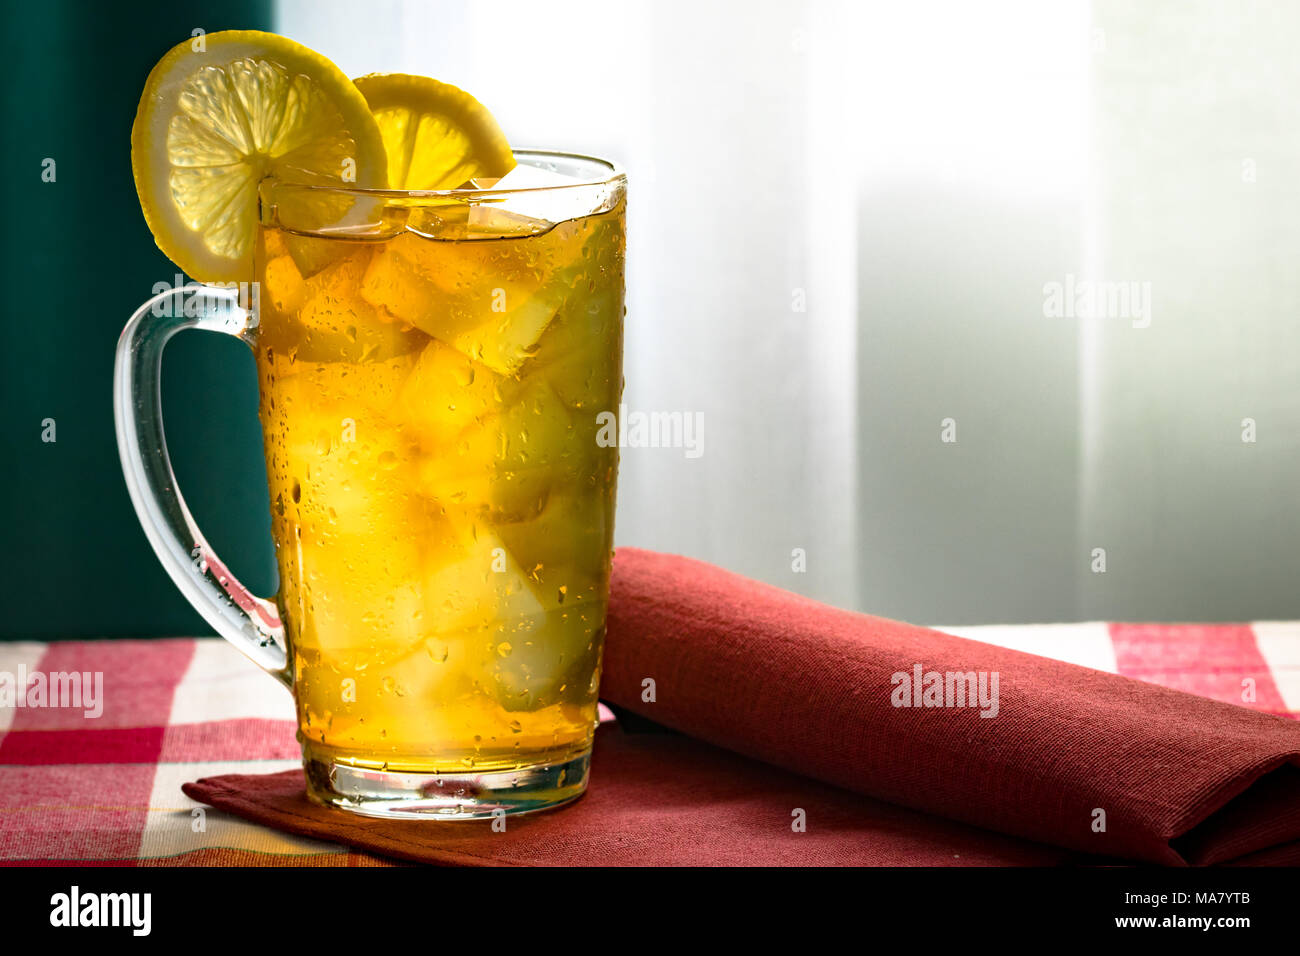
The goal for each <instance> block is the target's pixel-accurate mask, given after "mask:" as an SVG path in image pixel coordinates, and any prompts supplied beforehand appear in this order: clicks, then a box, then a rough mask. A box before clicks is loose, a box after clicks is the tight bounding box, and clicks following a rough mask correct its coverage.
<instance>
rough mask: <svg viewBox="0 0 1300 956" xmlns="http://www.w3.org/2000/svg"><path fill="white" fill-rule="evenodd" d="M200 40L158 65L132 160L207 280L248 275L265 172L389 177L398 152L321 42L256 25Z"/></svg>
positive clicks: (188, 262) (144, 199)
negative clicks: (392, 155) (389, 152)
mask: <svg viewBox="0 0 1300 956" xmlns="http://www.w3.org/2000/svg"><path fill="white" fill-rule="evenodd" d="M202 40H203V43H202V44H201V47H202V49H198V50H196V49H195V48H194V47H195V45H196V41H194V40H186V41H185V42H183V43H180V44H178V45H177V46H175V47H173V48H172V49H171V51H170V52H168V53H167V55H166V56H164V57H163V58H162V59H161V60H160V61H158V65H157V66H155V67H154V68H153V71H152V72H151V73H150V74H149V79H148V80H147V81H146V83H145V88H144V93H143V94H141V97H140V106H139V109H138V110H137V111H136V115H135V124H134V125H133V126H132V127H131V167H132V171H133V172H134V174H135V188H136V192H137V193H139V196H140V207H141V209H142V210H143V211H144V217H145V221H146V222H147V223H148V224H149V229H150V230H151V231H152V232H153V235H154V240H155V241H156V242H157V243H158V247H159V248H160V249H162V251H163V252H164V253H166V254H167V257H168V258H169V259H171V260H172V261H173V262H174V263H176V264H177V265H178V266H180V267H181V268H182V269H183V270H184V271H185V272H186V273H187V274H188V275H190V276H191V277H193V278H195V279H198V280H199V281H201V282H235V281H245V280H249V279H251V278H252V277H253V247H254V245H255V243H256V237H257V220H258V199H257V186H258V183H259V182H260V181H261V180H262V179H264V178H265V177H267V176H276V177H279V178H282V179H285V180H289V181H292V182H300V183H319V184H334V185H340V184H346V185H354V186H362V187H372V188H383V187H385V186H387V185H388V177H387V169H388V160H387V156H386V155H385V153H384V144H383V138H382V137H381V136H380V131H379V127H378V126H377V125H376V123H375V120H374V118H373V117H372V116H371V115H370V110H369V108H368V107H367V105H366V101H365V98H364V97H363V96H362V95H361V94H360V93H359V92H358V91H357V88H356V87H355V86H353V85H352V82H351V81H350V80H349V79H348V78H347V76H345V75H344V74H343V73H342V72H341V71H340V70H339V68H338V67H336V66H335V65H334V64H333V63H331V62H330V61H329V60H327V59H325V57H323V56H321V55H320V54H319V53H315V52H313V51H312V50H309V49H307V48H306V47H305V46H302V45H301V44H299V43H295V42H293V41H292V40H289V39H286V38H285V37H282V36H277V35H276V34H273V33H262V32H260V31H257V30H228V31H224V32H220V33H210V34H208V35H207V36H206V37H203V38H202Z"/></svg>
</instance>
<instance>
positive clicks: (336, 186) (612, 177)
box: [265, 148, 627, 200]
mask: <svg viewBox="0 0 1300 956" xmlns="http://www.w3.org/2000/svg"><path fill="white" fill-rule="evenodd" d="M511 152H512V153H513V154H514V156H515V157H516V158H520V157H529V158H538V159H568V160H578V161H580V162H584V163H591V164H593V165H596V166H603V167H604V168H605V169H606V170H608V171H609V175H608V176H605V177H603V178H600V179H590V180H588V179H583V180H582V181H581V182H573V183H564V184H562V185H554V186H526V187H523V188H519V189H496V188H492V187H489V188H487V189H388V188H384V189H375V188H373V187H367V186H351V185H348V184H346V183H302V182H295V181H293V180H291V179H278V178H276V177H274V176H268V177H267V179H266V180H265V183H266V185H267V186H269V187H270V188H271V189H272V190H275V189H277V188H289V189H307V190H313V191H318V192H329V193H342V194H345V195H350V196H363V197H368V198H372V199H399V200H400V199H461V200H464V199H476V198H480V197H484V198H486V197H493V196H510V195H515V194H520V195H522V194H525V193H551V192H562V191H564V190H567V189H591V188H592V187H600V186H617V185H626V183H627V172H626V171H625V170H624V169H623V167H622V166H621V165H620V164H619V163H616V162H614V160H612V159H602V158H600V157H599V156H588V155H587V154H585V153H573V152H569V151H567V150H559V149H532V148H529V149H524V148H520V149H514V150H511Z"/></svg>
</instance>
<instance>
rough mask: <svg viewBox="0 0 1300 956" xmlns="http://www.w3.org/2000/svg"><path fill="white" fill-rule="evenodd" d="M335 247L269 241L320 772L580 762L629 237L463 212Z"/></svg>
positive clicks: (607, 521)
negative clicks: (604, 428)
mask: <svg viewBox="0 0 1300 956" xmlns="http://www.w3.org/2000/svg"><path fill="white" fill-rule="evenodd" d="M385 216H386V219H385V221H386V222H387V221H388V219H389V218H393V217H396V218H397V219H399V220H400V221H402V222H403V224H404V228H400V229H394V230H390V231H389V233H388V234H387V235H386V236H385V237H382V238H364V237H362V238H329V237H327V236H325V235H309V234H304V233H301V232H295V231H292V230H289V229H286V228H283V227H282V225H281V224H280V223H279V222H277V221H276V220H275V218H274V217H273V216H272V217H269V221H268V220H264V222H263V225H262V226H261V228H260V232H259V239H258V245H257V252H256V272H257V280H258V281H259V282H260V284H261V290H260V321H259V325H258V328H257V329H256V332H255V347H256V352H257V366H258V375H259V382H260V391H261V402H260V415H261V419H262V425H263V430H264V433H265V442H266V460H267V466H268V478H269V483H270V494H271V505H272V523H273V531H274V536H275V543H276V550H277V560H278V566H279V572H280V590H279V594H278V604H279V608H280V615H281V618H282V620H283V622H284V625H285V629H286V632H287V640H288V645H289V653H290V661H291V666H292V668H293V674H294V680H295V698H296V701H297V708H298V718H299V726H300V730H299V738H300V740H301V741H302V744H303V749H304V755H305V757H306V759H307V764H308V772H309V778H310V776H311V767H312V764H313V761H315V762H317V763H318V764H319V765H320V766H334V765H344V766H351V767H356V768H360V769H364V770H377V771H388V772H396V773H420V774H442V773H448V774H465V773H473V772H490V771H502V770H511V769H514V768H521V767H527V766H530V765H538V764H543V763H556V762H560V761H564V760H566V759H569V758H571V757H574V756H577V755H581V754H585V753H586V752H587V750H588V749H589V747H590V744H591V735H592V731H593V727H594V724H595V720H596V695H597V683H598V679H599V663H600V652H601V645H602V641H603V637H604V623H605V607H606V599H607V593H608V581H609V568H610V557H611V548H612V533H613V519H614V487H615V476H616V471H617V465H618V459H617V449H616V448H614V447H601V446H600V445H599V444H598V442H597V433H598V431H599V426H598V424H597V417H596V416H597V415H598V414H599V413H600V412H602V411H610V410H614V409H617V407H618V403H619V399H620V393H621V391H622V373H621V359H622V324H623V255H624V221H623V206H622V203H621V202H620V203H619V204H618V205H617V206H616V207H615V208H613V209H611V210H610V211H608V212H603V213H600V214H597V215H588V216H583V217H581V218H577V219H572V220H569V221H567V222H562V223H560V224H558V225H554V226H551V224H550V223H541V222H539V221H538V220H530V219H526V218H524V217H519V216H512V215H510V214H508V213H504V212H502V213H492V212H490V211H488V210H486V209H483V208H480V207H474V206H469V205H456V206H447V207H432V208H430V207H421V208H409V209H398V210H389V211H386V212H385Z"/></svg>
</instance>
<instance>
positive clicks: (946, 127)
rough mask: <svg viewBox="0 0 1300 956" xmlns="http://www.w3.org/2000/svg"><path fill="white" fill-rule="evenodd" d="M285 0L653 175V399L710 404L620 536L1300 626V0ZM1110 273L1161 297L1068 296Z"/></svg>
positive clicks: (887, 603) (641, 386) (637, 452)
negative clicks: (1127, 300) (1134, 316)
mask: <svg viewBox="0 0 1300 956" xmlns="http://www.w3.org/2000/svg"><path fill="white" fill-rule="evenodd" d="M277 11H278V21H279V29H280V30H281V31H282V32H285V33H287V34H289V35H291V36H294V37H295V38H297V39H300V40H301V41H302V42H304V43H307V44H308V45H310V46H313V47H315V48H317V49H319V50H321V51H322V52H323V53H325V54H326V55H328V56H330V57H331V58H332V59H334V60H335V61H336V62H337V63H339V64H340V66H341V67H342V68H343V69H344V70H345V71H346V72H348V73H350V74H352V75H358V74H361V73H366V72H371V71H385V70H387V71H409V72H417V73H427V74H430V75H433V76H437V77H439V78H442V79H445V80H447V81H449V82H452V83H455V84H457V85H460V86H463V87H464V88H466V89H468V90H470V91H472V92H473V93H474V94H475V95H477V96H478V97H479V98H480V99H482V100H483V101H484V102H485V103H486V104H488V105H489V107H490V108H491V109H492V110H493V111H494V113H495V114H496V115H497V117H498V118H499V119H500V120H501V122H502V125H503V126H504V127H505V129H506V131H507V133H508V134H509V135H510V137H511V139H512V141H514V142H515V143H516V144H520V145H540V146H553V147H563V148H566V149H572V150H578V151H589V152H593V153H596V154H599V155H605V156H609V157H611V158H614V159H617V160H619V161H621V162H622V163H623V164H624V165H625V166H626V167H627V168H628V172H629V176H630V181H631V193H630V195H631V207H630V215H629V260H628V262H629V271H628V291H629V298H628V326H627V349H626V359H625V369H626V378H627V389H626V402H627V405H628V406H629V408H630V409H632V410H644V411H659V412H667V411H684V412H690V413H699V414H701V415H702V416H703V422H704V430H703V454H702V455H701V456H700V457H698V458H688V457H686V455H685V454H684V453H683V450H682V449H669V448H659V449H626V450H625V452H624V456H623V466H622V468H623V470H622V478H621V486H620V501H619V515H618V532H617V536H618V541H619V543H621V544H634V545H641V546H645V547H651V548H657V549H661V550H668V551H676V552H680V553H685V554H689V555H693V556H697V557H700V558H703V559H706V560H710V561H714V562H716V563H719V564H722V565H725V566H727V567H730V568H732V569H734V570H737V571H740V572H742V573H745V574H749V575H752V576H756V577H759V578H762V579H765V580H768V581H771V582H772V583H775V584H778V585H780V586H782V587H786V588H790V589H792V590H796V591H800V592H802V593H805V594H808V595H810V596H813V597H816V598H819V599H822V600H826V601H830V602H833V603H836V604H840V605H843V606H848V607H860V608H864V609H868V610H872V611H874V612H877V613H881V614H886V615H890V616H896V617H903V618H908V619H911V620H916V621H919V622H923V623H928V622H946V623H953V624H957V623H966V624H977V623H989V622H999V621H1000V622H1008V623H1014V622H1021V621H1034V620H1071V619H1088V618H1097V617H1108V618H1119V617H1128V618H1167V619H1168V618H1182V619H1188V618H1196V619H1205V620H1209V619H1243V618H1251V617H1254V618H1261V617H1286V616H1290V617H1300V600H1298V598H1297V596H1295V591H1296V589H1295V588H1294V586H1293V585H1292V583H1291V582H1292V581H1293V580H1294V576H1295V574H1296V572H1297V571H1300V546H1298V545H1297V544H1296V542H1300V535H1297V532H1298V531H1300V498H1298V497H1297V496H1296V495H1295V493H1294V487H1295V475H1296V467H1297V466H1298V465H1300V406H1297V400H1296V398H1295V390H1294V387H1293V383H1294V382H1295V380H1296V372H1297V371H1298V370H1300V369H1298V366H1300V357H1298V356H1300V352H1298V351H1297V348H1296V347H1297V345H1300V341H1298V340H1297V336H1298V335H1300V331H1298V328H1300V327H1298V324H1297V322H1296V320H1295V315H1296V305H1297V303H1296V298H1297V290H1296V286H1295V283H1294V281H1293V280H1292V275H1293V273H1294V262H1295V261H1296V260H1297V253H1300V235H1297V230H1298V229H1300V226H1297V223H1300V217H1297V216H1296V215H1295V214H1294V212H1295V206H1296V205H1297V203H1300V192H1297V191H1296V190H1295V188H1294V182H1295V173H1296V170H1297V169H1300V134H1298V133H1297V132H1296V131H1297V130H1300V116H1297V115H1296V114H1297V113H1300V96H1297V95H1296V93H1297V80H1300V66H1298V65H1297V63H1300V61H1297V60H1296V59H1295V58H1294V57H1293V56H1292V55H1291V51H1290V45H1291V44H1290V38H1291V37H1294V36H1296V35H1297V28H1300V8H1296V7H1294V6H1291V5H1287V4H1284V3H1250V4H1233V5H1230V6H1224V5H1219V4H1215V3H1211V2H1209V0H1197V2H1190V3H1189V2H1173V0H1158V2H1152V3H1143V4H1140V5H1133V4H1126V3H1120V2H1117V0H1093V2H1089V0H1064V2H1055V3H1049V4H1044V3H1041V2H1031V0H1024V2H1015V0H1006V2H991V3H980V4H968V3H959V2H947V3H933V2H932V3H906V4H900V3H883V2H867V3H855V2H852V0H814V2H809V3H794V2H789V3H743V4H742V3H730V2H708V0H697V2H692V3H684V2H648V0H645V2H632V3H604V2H602V3H586V2H567V3H548V4H540V3H512V2H493V3H470V2H452V3H428V4H424V3H415V2H409V3H401V2H388V3H385V2H382V0H381V2H374V3H371V4H369V5H367V6H365V7H361V6H358V5H357V4H354V3H346V4H343V3H339V4H320V3H308V2H305V0H282V2H280V3H279V4H278V7H277ZM1085 280H1086V281H1094V282H1098V283H1104V282H1135V283H1137V284H1138V285H1137V286H1136V287H1135V288H1147V289H1149V291H1150V294H1151V322H1150V323H1149V325H1148V326H1146V327H1135V324H1134V323H1133V322H1131V321H1129V320H1128V317H1127V316H1124V315H1119V316H1109V317H1108V316H1106V315H1102V316H1100V317H1093V318H1087V317H1083V316H1081V315H1075V314H1073V313H1072V314H1070V315H1064V316H1062V315H1057V314H1049V313H1050V311H1051V310H1050V308H1049V306H1048V303H1047V301H1046V299H1047V294H1048V293H1047V290H1049V289H1050V288H1052V287H1053V286H1064V285H1066V284H1067V283H1076V282H1077V281H1085ZM1072 287H1073V286H1072ZM1247 418H1252V419H1254V420H1255V421H1256V422H1257V423H1258V438H1257V440H1256V441H1254V442H1251V443H1247V442H1243V441H1242V440H1241V439H1242V434H1241V433H1242V427H1243V426H1242V422H1243V420H1245V419H1247ZM1098 549H1100V553H1102V554H1103V555H1104V557H1103V563H1104V570H1099V569H1098V564H1097V555H1098V553H1099V551H1098Z"/></svg>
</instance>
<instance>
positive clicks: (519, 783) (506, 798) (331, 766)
mask: <svg viewBox="0 0 1300 956" xmlns="http://www.w3.org/2000/svg"><path fill="white" fill-rule="evenodd" d="M303 764H304V769H305V770H306V773H307V796H308V797H309V798H310V799H311V800H312V801H314V802H315V803H321V804H324V805H325V806H329V807H338V808H339V809H341V810H348V811H351V812H352V813H359V814H362V815H363V816H368V817H384V818H386V819H390V820H483V819H491V818H493V817H495V816H497V815H499V814H502V813H510V814H514V813H531V812H533V811H536V810H549V809H551V808H552V807H559V806H563V805H564V804H566V803H571V802H572V801H574V800H576V799H578V797H580V796H582V794H583V791H585V790H586V789H587V772H588V770H589V769H590V767H591V751H590V750H588V751H587V752H586V753H583V754H581V755H579V756H577V757H573V758H570V759H568V760H565V761H562V762H560V763H551V764H541V765H538V766H533V767H523V768H520V769H518V770H499V771H494V772H491V773H401V772H398V771H392V770H371V769H368V768H365V767H354V766H351V765H349V764H344V763H339V762H336V761H329V760H322V759H320V758H318V757H313V756H307V757H306V759H305V760H304V762H303Z"/></svg>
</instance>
